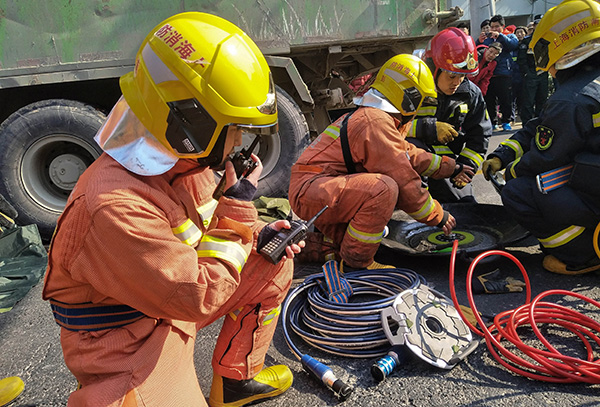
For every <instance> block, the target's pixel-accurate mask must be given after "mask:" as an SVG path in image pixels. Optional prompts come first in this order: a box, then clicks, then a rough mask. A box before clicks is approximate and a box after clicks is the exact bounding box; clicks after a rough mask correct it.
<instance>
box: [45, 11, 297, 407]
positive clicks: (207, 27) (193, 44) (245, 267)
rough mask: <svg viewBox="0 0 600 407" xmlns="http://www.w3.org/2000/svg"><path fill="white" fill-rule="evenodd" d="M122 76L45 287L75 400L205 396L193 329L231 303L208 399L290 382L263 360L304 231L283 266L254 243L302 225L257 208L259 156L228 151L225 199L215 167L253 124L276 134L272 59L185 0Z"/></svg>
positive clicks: (131, 402) (236, 402)
mask: <svg viewBox="0 0 600 407" xmlns="http://www.w3.org/2000/svg"><path fill="white" fill-rule="evenodd" d="M121 89H122V91H123V98H121V99H120V100H119V101H118V103H117V104H116V105H115V107H114V109H113V110H112V112H111V114H110V115H109V117H108V118H107V121H106V123H105V124H104V126H103V127H102V129H101V130H100V131H99V133H98V135H97V136H96V140H97V142H98V143H99V145H100V146H101V147H102V148H103V150H104V154H102V155H101V156H100V158H98V160H96V161H95V162H94V163H93V164H92V165H91V166H90V167H89V169H88V170H87V171H86V172H85V173H84V174H83V175H82V176H81V178H80V180H79V182H78V183H77V186H76V187H75V189H74V190H73V192H72V194H71V196H70V198H69V201H68V203H67V206H66V208H65V210H64V213H63V214H62V216H61V217H60V219H59V221H58V226H57V229H56V233H55V235H54V239H53V241H52V245H51V250H50V253H49V266H48V272H47V275H46V281H45V285H44V292H43V296H44V299H46V300H49V301H50V303H51V305H52V310H53V313H54V316H55V319H56V321H57V323H58V324H59V325H60V326H61V327H62V328H61V344H62V348H63V353H64V358H65V362H66V364H67V366H68V368H69V369H70V370H71V372H72V373H73V374H74V375H75V377H76V378H77V380H78V382H79V384H80V388H78V389H77V390H76V391H74V392H73V393H72V394H71V395H70V397H69V405H71V406H81V405H93V406H121V405H125V406H142V405H144V406H160V407H164V406H178V407H179V406H202V405H206V401H205V398H204V396H203V394H202V391H201V389H200V386H199V384H198V380H197V377H196V372H195V368H194V354H193V352H194V342H195V338H196V332H197V330H198V329H202V328H203V327H206V326H208V325H209V324H211V323H213V322H214V321H216V320H217V319H219V318H220V317H223V316H224V317H225V318H224V323H223V327H222V330H221V333H220V336H219V338H218V340H217V344H216V348H215V350H214V354H213V359H212V368H213V372H214V376H213V383H212V389H211V392H210V398H209V404H210V405H211V406H241V405H244V404H247V403H249V402H253V401H256V400H260V399H263V398H268V397H271V396H274V395H277V394H280V393H282V392H284V391H285V390H286V389H287V388H289V386H290V385H291V384H292V374H291V371H290V370H289V369H288V368H287V367H285V366H274V367H269V368H265V369H263V362H264V359H265V354H266V352H267V349H268V347H269V343H270V341H271V338H272V336H273V333H274V330H275V327H276V325H277V324H276V321H277V317H278V314H279V310H280V304H281V302H282V301H283V299H284V297H285V295H286V293H287V291H288V289H289V287H290V284H291V279H292V274H293V264H292V261H291V260H289V259H291V258H293V257H294V253H298V252H299V251H300V246H302V245H303V242H301V244H300V245H293V246H291V247H289V248H288V249H287V251H286V253H287V257H284V259H283V260H282V261H281V262H279V263H278V264H277V265H272V264H271V263H269V262H267V261H266V260H264V259H263V258H262V256H260V255H259V254H258V253H257V251H256V250H257V244H258V247H260V245H261V242H262V243H264V241H265V238H266V237H268V236H269V235H272V234H274V231H275V230H279V229H281V228H282V227H289V223H287V221H278V222H275V223H273V224H271V225H269V226H267V227H264V226H265V225H264V224H263V223H260V222H259V221H258V220H257V212H256V210H255V208H254V206H253V204H252V202H251V200H252V197H253V195H254V192H255V191H256V184H257V180H258V177H259V175H260V171H261V170H262V165H260V162H259V160H258V157H256V156H253V157H252V158H253V160H254V161H257V162H258V164H257V165H258V167H257V168H256V169H255V170H254V172H252V173H251V174H249V175H248V176H247V177H245V178H242V179H241V180H238V179H237V177H236V174H235V171H234V170H233V167H232V165H231V163H229V162H228V163H227V166H226V177H227V182H226V186H225V193H224V195H223V197H221V198H220V199H219V200H218V201H215V200H214V199H212V194H213V191H214V189H215V182H214V172H213V171H212V169H211V167H214V166H219V165H220V164H222V162H223V161H224V158H225V157H226V156H227V155H228V154H229V153H230V152H231V151H232V149H233V147H234V146H235V145H239V144H241V133H242V131H250V132H264V133H270V132H273V131H276V124H277V112H276V99H275V94H274V86H273V83H272V79H271V75H270V71H269V68H268V65H267V63H266V61H265V59H264V56H263V55H262V53H261V52H260V51H259V49H258V47H257V46H256V45H255V44H254V42H253V41H252V40H251V39H250V38H249V37H248V36H247V35H246V34H245V33H244V32H242V31H241V30H240V29H239V28H238V27H236V26H235V25H233V24H231V23H229V22H228V21H226V20H223V19H221V18H219V17H216V16H213V15H209V14H204V13H183V14H179V15H176V16H174V17H171V18H169V19H167V20H165V21H164V22H163V23H161V24H160V25H158V26H157V27H156V28H155V29H154V30H153V31H152V32H151V33H150V34H149V35H148V36H147V37H146V39H145V40H144V42H143V44H142V46H141V47H140V50H139V52H138V54H137V58H136V64H135V70H134V72H131V73H129V74H126V75H125V76H123V77H122V78H121ZM257 242H258V243H257Z"/></svg>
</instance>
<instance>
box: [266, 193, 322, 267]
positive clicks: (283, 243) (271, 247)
mask: <svg viewBox="0 0 600 407" xmlns="http://www.w3.org/2000/svg"><path fill="white" fill-rule="evenodd" d="M327 208H329V206H327V205H325V206H324V207H323V209H321V210H320V211H319V212H318V213H317V214H316V215H315V216H313V217H312V219H310V220H309V221H308V222H306V221H303V220H302V219H299V220H294V221H291V222H290V225H291V227H290V228H289V229H281V230H280V231H279V232H277V234H276V235H275V236H273V238H272V239H271V240H270V241H269V243H267V244H266V245H265V246H264V247H263V248H262V249H260V254H262V255H263V257H265V258H266V259H267V260H269V261H270V262H271V263H273V264H277V263H279V260H281V258H282V257H283V256H284V255H285V248H286V247H288V246H290V245H292V244H294V243H298V242H300V241H301V240H302V239H304V238H305V237H306V232H308V229H309V228H310V227H311V226H312V224H313V223H314V221H315V220H316V219H317V218H318V217H319V216H321V214H322V213H323V212H325V209H327Z"/></svg>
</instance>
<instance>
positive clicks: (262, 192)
mask: <svg viewBox="0 0 600 407" xmlns="http://www.w3.org/2000/svg"><path fill="white" fill-rule="evenodd" d="M277 113H278V117H279V132H278V133H275V134H274V135H272V136H269V137H268V136H263V137H261V141H260V143H259V146H258V147H257V148H258V151H257V155H258V156H259V157H260V159H261V161H262V164H263V172H262V174H261V178H260V180H259V183H258V191H257V192H256V195H255V196H256V197H259V196H270V197H287V194H288V189H289V184H290V170H291V168H292V165H293V164H294V163H295V162H296V160H297V159H298V157H300V154H301V153H302V152H303V151H304V149H305V148H306V147H307V146H308V144H309V143H310V133H309V131H308V125H307V124H306V119H305V118H304V115H303V114H302V112H301V111H300V108H299V107H298V105H297V104H296V102H294V100H293V99H292V97H291V96H290V95H288V94H287V93H286V92H285V91H284V90H283V89H281V88H280V87H277ZM250 143H251V140H244V145H249V144H250Z"/></svg>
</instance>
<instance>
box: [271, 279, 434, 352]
mask: <svg viewBox="0 0 600 407" xmlns="http://www.w3.org/2000/svg"><path fill="white" fill-rule="evenodd" d="M344 277H346V279H347V280H348V281H349V282H350V284H351V285H352V289H353V290H354V294H353V295H352V296H351V302H348V303H337V302H335V301H332V300H330V299H329V297H328V293H327V290H326V289H325V288H324V284H325V279H324V277H323V275H322V274H315V275H312V276H309V277H307V278H306V279H305V280H304V282H303V283H302V284H301V285H299V286H298V287H296V288H295V289H293V290H292V291H291V292H290V293H289V294H288V297H287V298H286V300H285V301H284V303H283V309H282V326H283V333H284V337H285V340H286V342H287V344H288V346H289V347H290V350H291V351H292V353H294V355H295V356H296V357H297V358H298V359H302V357H303V354H302V352H301V351H300V349H299V348H298V346H297V345H296V344H295V343H294V341H293V339H292V336H291V332H290V329H289V328H291V331H293V332H294V334H296V335H297V336H299V337H300V338H302V339H303V340H304V341H305V342H306V343H307V344H309V345H310V346H311V347H315V348H318V349H320V350H323V351H325V352H328V353H332V354H335V355H338V356H345V357H352V358H375V357H379V356H383V355H386V354H387V352H388V351H389V348H390V344H389V341H388V339H387V337H386V336H385V333H384V332H383V328H382V325H381V317H380V313H381V311H382V310H383V309H384V308H387V307H389V306H390V305H391V304H392V303H393V302H394V300H395V299H396V296H397V295H398V294H400V293H401V292H402V291H404V290H407V289H412V288H416V287H418V286H419V285H421V284H427V282H426V281H425V278H424V277H423V276H421V275H419V274H417V273H416V272H414V271H412V270H409V269H376V270H358V271H352V272H348V273H345V274H344ZM367 296H369V297H370V298H371V299H369V300H365V301H360V300H361V297H367ZM373 297H375V298H374V299H373ZM304 356H306V355H304Z"/></svg>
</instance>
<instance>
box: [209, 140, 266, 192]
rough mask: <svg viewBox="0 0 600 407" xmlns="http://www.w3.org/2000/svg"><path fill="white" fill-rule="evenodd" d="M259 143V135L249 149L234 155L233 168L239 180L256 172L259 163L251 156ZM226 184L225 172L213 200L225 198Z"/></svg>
mask: <svg viewBox="0 0 600 407" xmlns="http://www.w3.org/2000/svg"><path fill="white" fill-rule="evenodd" d="M259 141H260V136H259V135H257V136H256V137H255V138H254V141H252V144H250V146H249V147H246V148H244V149H242V150H240V151H238V152H236V153H235V154H234V155H233V157H232V158H231V159H230V160H231V163H232V164H233V168H235V175H236V176H237V177H238V178H240V177H242V176H244V177H247V176H248V175H250V173H251V172H252V171H254V169H255V168H256V166H257V165H258V163H257V162H256V161H254V160H253V159H252V158H251V155H252V152H253V151H254V149H255V148H256V146H257V145H258V142H259ZM226 182H227V177H226V176H225V173H224V172H223V176H222V177H221V180H220V181H219V183H218V184H217V187H216V188H215V192H213V199H215V200H217V201H218V200H219V198H221V197H222V196H223V192H224V191H223V189H224V188H225V183H226Z"/></svg>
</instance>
